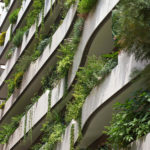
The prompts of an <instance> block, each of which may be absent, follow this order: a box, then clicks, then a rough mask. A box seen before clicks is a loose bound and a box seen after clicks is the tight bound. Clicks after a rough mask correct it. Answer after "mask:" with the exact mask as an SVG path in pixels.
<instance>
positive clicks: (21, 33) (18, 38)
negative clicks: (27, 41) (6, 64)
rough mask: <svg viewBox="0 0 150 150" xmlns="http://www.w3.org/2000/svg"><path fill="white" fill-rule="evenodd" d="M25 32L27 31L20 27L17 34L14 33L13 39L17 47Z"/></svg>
mask: <svg viewBox="0 0 150 150" xmlns="http://www.w3.org/2000/svg"><path fill="white" fill-rule="evenodd" d="M24 32H25V31H24V30H22V29H18V30H17V31H16V34H15V35H14V37H13V40H12V42H13V44H14V45H15V46H16V47H19V46H20V45H21V43H22V39H23V34H24Z"/></svg>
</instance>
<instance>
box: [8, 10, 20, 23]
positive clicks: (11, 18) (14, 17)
mask: <svg viewBox="0 0 150 150" xmlns="http://www.w3.org/2000/svg"><path fill="white" fill-rule="evenodd" d="M19 11H20V8H18V9H16V10H14V11H13V12H12V13H11V15H10V16H9V22H10V23H11V24H15V23H16V21H17V18H18V13H19Z"/></svg>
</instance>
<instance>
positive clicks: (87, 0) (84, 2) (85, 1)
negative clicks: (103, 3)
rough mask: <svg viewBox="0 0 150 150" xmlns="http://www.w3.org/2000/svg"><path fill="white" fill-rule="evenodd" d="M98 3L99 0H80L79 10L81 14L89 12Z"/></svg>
mask: <svg viewBox="0 0 150 150" xmlns="http://www.w3.org/2000/svg"><path fill="white" fill-rule="evenodd" d="M96 3H97V0H80V1H79V6H78V12H79V13H81V14H85V13H88V12H89V11H90V10H91V9H92V8H93V7H94V6H95V5H96Z"/></svg>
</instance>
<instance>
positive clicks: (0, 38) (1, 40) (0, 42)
mask: <svg viewBox="0 0 150 150" xmlns="http://www.w3.org/2000/svg"><path fill="white" fill-rule="evenodd" d="M5 35H6V32H2V33H1V34H0V46H3V45H4V42H5Z"/></svg>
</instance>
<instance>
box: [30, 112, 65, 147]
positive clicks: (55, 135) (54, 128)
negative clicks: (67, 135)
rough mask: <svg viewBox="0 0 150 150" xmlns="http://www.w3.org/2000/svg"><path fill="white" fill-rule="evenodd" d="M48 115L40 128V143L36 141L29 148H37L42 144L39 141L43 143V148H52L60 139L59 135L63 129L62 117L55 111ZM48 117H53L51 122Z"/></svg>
mask: <svg viewBox="0 0 150 150" xmlns="http://www.w3.org/2000/svg"><path fill="white" fill-rule="evenodd" d="M49 115H50V116H48V118H47V121H46V122H45V123H44V124H43V127H42V129H41V131H43V136H42V139H41V141H40V143H37V144H36V145H34V146H33V147H32V148H31V149H32V150H37V148H38V149H39V148H40V147H41V146H42V144H41V143H45V145H44V150H53V149H54V147H55V144H57V143H58V142H60V141H61V136H62V134H63V132H64V129H65V125H64V124H63V120H62V117H61V116H59V115H58V114H56V113H54V114H53V115H51V114H49ZM50 117H52V118H51V119H53V122H52V120H50Z"/></svg>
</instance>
